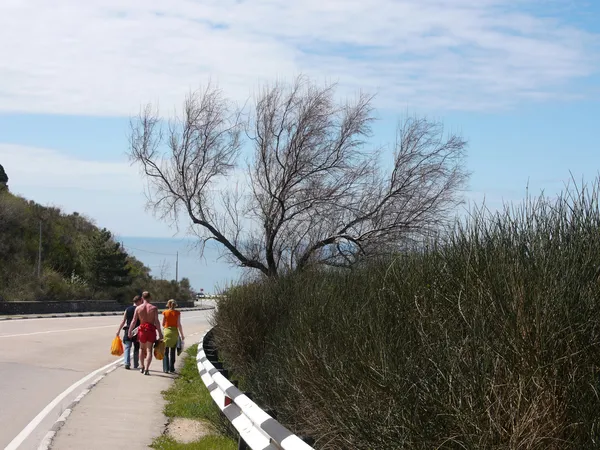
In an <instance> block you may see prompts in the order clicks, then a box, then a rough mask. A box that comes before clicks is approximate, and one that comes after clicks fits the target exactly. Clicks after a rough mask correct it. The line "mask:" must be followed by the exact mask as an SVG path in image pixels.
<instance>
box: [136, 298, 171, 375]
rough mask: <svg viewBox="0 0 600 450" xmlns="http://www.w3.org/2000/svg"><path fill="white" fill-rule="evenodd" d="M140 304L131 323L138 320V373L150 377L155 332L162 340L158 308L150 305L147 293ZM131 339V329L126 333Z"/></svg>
mask: <svg viewBox="0 0 600 450" xmlns="http://www.w3.org/2000/svg"><path fill="white" fill-rule="evenodd" d="M142 300H143V301H144V303H142V304H141V305H140V306H138V307H137V308H136V309H135V312H134V313H133V319H132V322H133V323H135V321H136V320H137V319H139V320H140V326H139V328H138V334H137V338H138V342H139V343H140V364H141V370H140V372H141V373H143V374H144V375H150V373H149V370H150V363H151V362H152V346H153V345H154V342H156V332H157V331H158V335H159V339H162V338H163V334H162V330H161V328H160V322H159V320H158V308H157V307H156V306H154V305H153V304H151V303H150V300H151V296H150V293H149V292H144V293H143V294H142ZM128 334H129V335H130V337H131V329H130V330H129V331H128Z"/></svg>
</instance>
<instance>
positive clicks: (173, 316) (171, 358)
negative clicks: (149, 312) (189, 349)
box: [162, 299, 185, 373]
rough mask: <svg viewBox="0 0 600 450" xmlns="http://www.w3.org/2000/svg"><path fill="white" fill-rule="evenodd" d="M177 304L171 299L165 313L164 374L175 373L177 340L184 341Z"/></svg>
mask: <svg viewBox="0 0 600 450" xmlns="http://www.w3.org/2000/svg"><path fill="white" fill-rule="evenodd" d="M176 307H177V303H175V300H173V299H171V300H169V301H168V302H167V309H166V310H165V311H163V320H162V326H163V334H164V342H165V347H166V348H165V356H164V358H163V372H165V373H168V372H171V373H175V351H176V349H177V340H178V339H179V338H181V340H182V341H183V340H184V339H185V337H184V336H183V328H182V326H181V311H177V310H176V309H175V308H176Z"/></svg>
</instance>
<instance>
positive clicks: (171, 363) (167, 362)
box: [163, 347, 177, 372]
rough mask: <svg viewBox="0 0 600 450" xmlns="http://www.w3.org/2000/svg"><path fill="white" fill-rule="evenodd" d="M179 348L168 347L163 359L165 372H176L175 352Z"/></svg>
mask: <svg viewBox="0 0 600 450" xmlns="http://www.w3.org/2000/svg"><path fill="white" fill-rule="evenodd" d="M176 351H177V347H166V348H165V356H164V358H163V372H175V352H176Z"/></svg>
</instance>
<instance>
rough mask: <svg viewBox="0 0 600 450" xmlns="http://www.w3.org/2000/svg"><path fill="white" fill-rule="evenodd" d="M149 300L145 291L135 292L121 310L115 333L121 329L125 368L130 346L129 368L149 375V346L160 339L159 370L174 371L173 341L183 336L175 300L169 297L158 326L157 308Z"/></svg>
mask: <svg viewBox="0 0 600 450" xmlns="http://www.w3.org/2000/svg"><path fill="white" fill-rule="evenodd" d="M151 301H152V296H151V295H150V293H149V292H144V293H142V295H141V296H137V295H136V296H135V297H134V299H133V305H131V306H130V307H128V308H127V309H126V310H125V313H124V314H123V320H122V321H121V323H120V324H119V328H118V329H117V336H120V334H121V330H123V331H124V336H123V342H124V344H125V369H127V370H130V369H131V347H133V368H134V369H140V372H141V373H143V374H144V375H150V372H149V370H150V364H151V363H152V355H153V348H152V347H153V346H154V344H155V343H157V342H158V341H163V342H164V344H165V354H164V357H163V372H165V373H174V372H175V355H176V352H177V344H178V342H183V340H184V339H185V337H184V335H183V327H182V326H181V312H180V311H177V309H175V308H176V307H177V303H176V302H175V300H169V301H168V302H167V309H166V310H165V311H163V313H162V316H163V319H162V326H161V322H160V321H159V313H158V308H157V307H156V306H155V305H153V304H152V303H151ZM132 324H133V326H132ZM157 335H158V336H157Z"/></svg>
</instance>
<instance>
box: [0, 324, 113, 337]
mask: <svg viewBox="0 0 600 450" xmlns="http://www.w3.org/2000/svg"><path fill="white" fill-rule="evenodd" d="M99 328H114V325H102V326H101V327H86V328H69V329H66V330H50V331H36V332H34V333H22V334H5V335H0V339H1V338H11V337H20V336H33V335H36V334H49V333H65V332H67V331H84V330H97V329H99Z"/></svg>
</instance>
